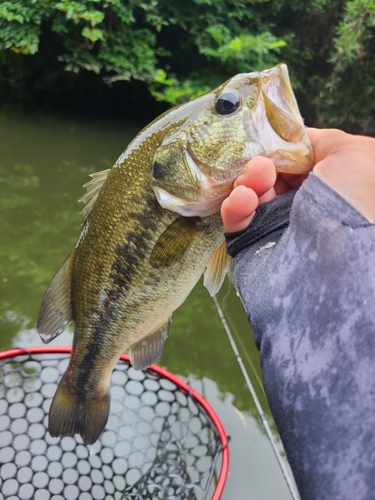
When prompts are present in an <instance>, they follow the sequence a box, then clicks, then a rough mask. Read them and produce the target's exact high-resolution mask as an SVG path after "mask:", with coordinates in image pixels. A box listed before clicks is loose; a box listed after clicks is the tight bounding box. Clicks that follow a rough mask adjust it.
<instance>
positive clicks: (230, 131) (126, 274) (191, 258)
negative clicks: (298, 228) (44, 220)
mask: <svg viewBox="0 0 375 500" xmlns="http://www.w3.org/2000/svg"><path fill="white" fill-rule="evenodd" d="M257 155H263V156H268V157H271V158H272V159H273V160H274V161H275V164H276V167H277V169H278V170H279V171H284V172H290V173H306V172H308V171H309V170H310V169H311V167H312V165H313V162H314V158H313V153H312V149H311V145H310V143H309V141H308V137H307V135H306V133H305V129H304V126H303V121H302V119H301V117H300V114H299V111H298V107H297V104H296V101H295V98H294V95H293V92H292V89H291V87H290V82H289V78H288V74H287V69H286V66H285V65H280V66H277V67H276V68H272V69H270V70H267V71H264V72H262V73H248V74H243V75H237V76H236V77H234V78H232V79H231V80H229V81H228V82H226V83H225V84H223V85H221V86H220V87H218V88H217V89H215V90H214V91H212V92H210V93H208V94H206V95H204V96H201V97H199V98H197V99H195V100H194V101H191V102H190V103H187V104H185V105H182V106H180V107H178V108H175V109H173V110H171V111H169V112H167V113H165V114H164V115H162V116H161V117H159V118H158V119H157V120H155V121H154V122H152V123H151V124H150V125H149V126H148V127H146V128H145V129H144V130H143V131H141V132H140V134H139V135H138V136H137V137H136V138H135V139H134V140H133V142H132V143H131V144H130V145H129V147H128V148H127V149H126V151H125V152H124V153H123V154H122V155H121V156H120V158H119V159H118V161H117V162H116V164H115V165H114V167H113V168H112V169H110V170H108V171H104V172H99V173H97V174H93V175H92V177H93V179H92V181H90V182H89V183H87V184H86V185H85V186H86V187H87V190H88V191H87V193H86V195H85V196H84V197H83V198H82V201H84V202H86V205H85V207H84V209H83V213H84V214H85V219H84V222H83V225H82V230H81V234H80V236H79V239H78V242H77V244H76V246H75V248H74V250H73V251H72V253H71V254H70V256H69V257H68V258H67V260H66V261H65V262H64V263H63V265H62V266H61V268H60V269H59V271H58V272H57V273H56V275H55V277H54V278H53V280H52V281H51V283H50V285H49V287H48V289H47V291H46V293H45V296H44V298H43V302H42V305H41V310H40V313H39V319H38V331H39V332H40V335H41V338H42V340H43V341H44V342H50V341H51V340H53V339H54V338H56V337H57V336H58V335H59V334H60V333H61V332H62V331H63V330H64V329H65V328H66V326H67V325H68V323H69V322H70V321H72V320H73V321H74V340H73V350H72V355H71V359H70V362H69V366H68V368H67V370H66V373H65V374H64V376H63V378H62V379H61V382H60V384H59V386H58V389H57V391H56V394H55V397H54V399H53V402H52V405H51V409H50V414H49V431H50V433H51V435H52V436H66V435H68V436H69V435H74V434H76V433H79V434H80V435H81V436H82V438H83V440H84V442H85V443H87V444H91V443H93V442H95V441H96V439H97V438H98V436H99V435H100V433H101V432H102V430H103V428H104V426H105V424H106V422H107V419H108V413H109V403H110V402H109V386H110V377H111V373H112V370H113V368H114V365H115V364H116V362H117V360H118V358H119V356H120V355H121V354H122V353H123V352H125V351H126V350H129V353H130V358H131V362H132V364H133V366H134V367H135V368H136V369H145V368H147V367H148V366H150V365H151V364H152V363H154V362H156V361H157V360H158V359H159V357H160V355H161V353H162V351H163V348H164V344H165V340H166V338H167V334H168V325H169V322H170V318H171V315H172V313H173V311H174V310H175V309H177V307H179V306H180V305H181V304H182V303H183V301H184V300H185V298H186V297H187V295H188V294H189V293H190V291H191V290H192V288H193V287H194V285H195V284H196V283H197V281H198V280H199V278H200V276H201V275H202V273H203V272H205V281H204V282H205V285H206V287H207V288H208V290H209V292H210V293H211V294H214V293H216V292H217V290H218V289H219V288H220V286H221V284H222V281H223V279H224V277H225V274H226V272H227V270H228V267H229V257H228V256H227V254H226V250H225V243H224V236H223V226H222V222H221V218H220V215H219V210H220V205H221V203H222V201H223V200H224V199H225V198H226V197H227V196H228V194H229V193H230V191H231V189H232V186H233V182H234V180H235V179H236V178H237V177H238V175H240V174H241V172H242V170H243V168H244V166H245V164H246V163H247V162H248V161H249V160H250V159H251V158H253V157H254V156H257Z"/></svg>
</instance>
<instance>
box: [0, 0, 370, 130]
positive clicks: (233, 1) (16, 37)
mask: <svg viewBox="0 0 375 500" xmlns="http://www.w3.org/2000/svg"><path fill="white" fill-rule="evenodd" d="M374 29H375V1H374V0H351V1H349V0H305V1H303V2H302V1H301V0H289V1H287V0H216V1H215V0H184V1H183V2H182V1H174V2H171V1H170V0H127V1H126V0H16V1H15V0H12V1H3V2H1V3H0V85H2V86H3V88H4V89H6V90H7V91H6V92H4V93H3V95H6V96H11V97H12V98H14V96H16V97H17V98H18V99H21V100H22V99H24V97H25V95H26V94H29V95H32V94H33V92H36V91H37V90H38V89H41V88H42V89H47V90H51V89H55V88H56V86H58V87H59V90H60V91H62V92H63V91H64V89H66V88H67V87H68V86H69V85H70V84H71V83H69V82H74V81H75V79H79V78H80V75H82V74H89V73H90V74H92V75H98V77H100V79H101V80H102V81H104V82H106V83H107V84H108V85H112V86H116V85H118V83H117V82H119V81H133V82H134V80H136V81H142V82H144V83H143V85H144V86H145V88H147V91H148V92H149V93H150V94H151V95H152V96H153V98H154V99H155V100H158V101H163V102H166V103H169V104H178V103H180V102H183V101H184V100H187V99H190V98H192V97H195V96H197V95H199V94H200V93H202V92H205V91H207V90H208V89H210V88H212V87H214V86H216V85H217V84H219V83H221V82H222V81H224V80H225V79H227V78H229V77H230V76H232V75H234V74H235V73H239V72H248V71H255V70H261V69H264V68H266V67H270V66H272V65H274V64H276V63H277V62H280V61H285V62H286V63H287V64H288V66H289V68H290V71H291V75H292V80H293V83H294V85H295V88H297V97H298V100H299V102H300V103H301V106H302V108H303V111H304V114H305V116H306V118H307V119H308V122H309V124H315V125H319V126H323V125H330V126H332V125H335V126H341V127H344V128H347V129H349V130H354V131H363V132H367V133H370V132H374V131H375V121H374V118H373V117H374V116H375V114H374V111H375V109H374V108H375V98H374V97H375V95H374V94H375V92H374V86H373V83H372V82H373V81H374V77H375V65H374V57H375V56H374V54H375V50H374V49H375V44H374Z"/></svg>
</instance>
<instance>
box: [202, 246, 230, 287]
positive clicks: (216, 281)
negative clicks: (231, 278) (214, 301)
mask: <svg viewBox="0 0 375 500" xmlns="http://www.w3.org/2000/svg"><path fill="white" fill-rule="evenodd" d="M230 262H231V258H230V256H229V255H228V253H227V247H226V244H225V241H223V242H222V244H221V245H220V246H219V248H218V249H217V250H216V252H215V253H214V254H213V256H212V257H211V259H210V260H209V262H208V264H207V267H206V270H205V272H204V280H203V284H204V286H205V287H206V288H207V290H208V291H209V293H210V295H211V297H212V296H213V295H215V294H216V293H217V292H218V291H219V290H220V288H221V285H222V284H223V281H224V278H225V275H226V274H227V272H228V271H229V267H230Z"/></svg>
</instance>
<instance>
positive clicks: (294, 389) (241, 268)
mask: <svg viewBox="0 0 375 500" xmlns="http://www.w3.org/2000/svg"><path fill="white" fill-rule="evenodd" d="M293 195H294V194H293ZM283 196H285V195H283ZM283 196H281V197H279V198H276V201H273V202H271V203H273V204H274V206H275V204H276V206H277V204H278V203H284V204H285V202H283V201H282V200H281V202H280V199H282V198H283ZM289 196H290V199H289V207H290V206H291V211H290V208H289V209H285V208H284V212H285V210H287V211H288V210H289V211H288V214H287V217H288V218H289V226H288V225H287V224H286V225H284V227H283V228H281V229H280V228H279V229H276V231H274V232H269V231H268V230H267V227H265V228H264V230H262V228H261V217H260V218H258V221H257V225H258V229H259V228H260V229H259V231H260V234H258V237H257V239H256V241H255V242H254V239H253V238H252V237H251V236H250V237H249V238H248V239H247V244H246V245H244V240H246V234H248V233H249V232H250V233H251V226H252V225H250V226H249V228H248V230H246V231H244V232H242V233H239V234H236V235H235V236H234V237H229V236H228V250H229V252H232V255H233V257H234V274H233V280H234V283H235V285H236V287H237V289H238V291H239V294H240V296H241V300H242V302H243V304H244V307H245V310H246V312H247V315H248V319H249V321H250V323H251V325H252V328H253V332H254V336H255V340H256V343H257V346H258V348H259V350H260V356H261V365H262V374H263V381H264V387H265V390H266V394H267V397H268V400H269V404H270V408H271V410H272V413H273V416H274V418H275V422H276V424H277V427H278V430H279V432H280V435H281V438H282V440H283V443H284V447H285V450H286V453H287V456H288V459H289V462H290V465H291V467H292V470H293V472H294V475H295V479H296V483H297V486H298V488H299V491H300V495H301V498H302V499H303V500H328V499H329V500H336V499H337V500H349V499H350V500H354V499H355V500H370V499H375V307H374V306H375V225H374V224H371V223H369V222H368V221H367V220H366V219H365V218H364V217H363V216H362V215H361V214H360V213H358V212H357V211H356V210H355V209H354V208H353V207H352V206H350V205H349V204H348V203H347V202H346V201H345V200H344V199H343V198H341V197H340V196H339V195H338V194H337V193H335V192H334V191H332V190H331V189H330V188H329V187H328V186H327V185H326V184H324V183H323V182H322V181H321V180H320V179H319V178H318V177H316V176H315V175H314V174H310V176H309V178H308V179H307V180H306V181H305V182H304V184H303V185H302V187H301V188H300V189H299V191H298V192H297V194H296V195H295V197H294V201H293V196H292V195H289ZM284 200H285V198H284ZM265 205H268V204H265ZM271 208H272V207H271ZM266 211H267V208H266ZM289 212H290V213H289ZM254 221H255V219H254ZM262 231H263V232H262ZM262 235H263V236H262ZM241 239H242V245H238V242H239V241H240V240H241Z"/></svg>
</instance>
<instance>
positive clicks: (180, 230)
mask: <svg viewBox="0 0 375 500" xmlns="http://www.w3.org/2000/svg"><path fill="white" fill-rule="evenodd" d="M196 223H197V218H196V217H179V218H178V219H175V220H174V221H173V222H172V224H170V226H168V227H167V229H166V230H165V231H164V233H163V234H162V235H161V236H160V238H159V239H158V241H157V242H156V244H155V246H154V249H153V250H152V253H151V256H150V264H151V265H152V267H154V268H157V269H165V268H167V267H171V266H174V265H175V264H177V262H179V261H180V260H181V259H182V257H183V256H184V255H185V253H186V252H187V251H188V250H189V248H190V247H191V245H192V244H193V243H194V241H195V240H196V238H197V237H198V235H199V233H200V231H199V229H198V228H197V225H196Z"/></svg>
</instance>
